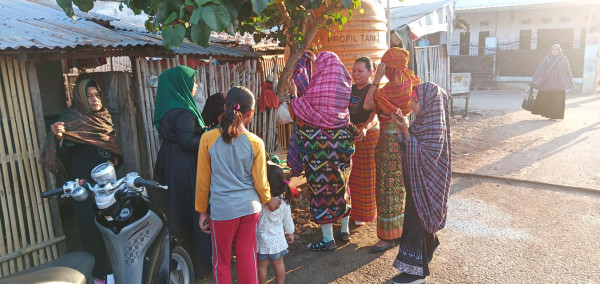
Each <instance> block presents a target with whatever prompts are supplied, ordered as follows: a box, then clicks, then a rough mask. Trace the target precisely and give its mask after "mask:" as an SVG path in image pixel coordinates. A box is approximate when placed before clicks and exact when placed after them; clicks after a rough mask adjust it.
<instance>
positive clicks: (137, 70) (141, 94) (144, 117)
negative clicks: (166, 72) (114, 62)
mask: <svg viewBox="0 0 600 284" xmlns="http://www.w3.org/2000/svg"><path fill="white" fill-rule="evenodd" d="M131 63H132V64H133V65H135V66H132V69H134V70H135V73H136V75H137V76H136V78H137V84H136V85H137V94H138V95H137V105H138V111H139V112H141V116H142V121H143V125H144V126H143V127H144V128H145V129H144V133H145V135H144V138H145V139H144V142H145V143H144V144H146V170H145V172H146V175H148V174H152V169H153V168H152V162H153V160H152V149H153V147H152V144H151V132H150V131H151V129H148V125H149V121H150V117H149V116H148V113H147V112H146V110H147V107H146V103H145V99H144V89H143V88H142V72H141V67H140V59H139V58H134V60H132V61H131Z"/></svg>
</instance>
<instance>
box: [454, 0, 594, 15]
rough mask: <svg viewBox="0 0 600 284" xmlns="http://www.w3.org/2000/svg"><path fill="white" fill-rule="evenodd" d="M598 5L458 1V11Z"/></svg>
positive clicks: (587, 0) (586, 0)
mask: <svg viewBox="0 0 600 284" xmlns="http://www.w3.org/2000/svg"><path fill="white" fill-rule="evenodd" d="M598 3H599V1H598V0H456V11H461V12H469V11H471V10H472V11H480V10H515V9H521V8H525V7H528V8H535V7H551V6H557V7H558V6H565V5H567V6H568V5H571V6H574V5H591V4H598Z"/></svg>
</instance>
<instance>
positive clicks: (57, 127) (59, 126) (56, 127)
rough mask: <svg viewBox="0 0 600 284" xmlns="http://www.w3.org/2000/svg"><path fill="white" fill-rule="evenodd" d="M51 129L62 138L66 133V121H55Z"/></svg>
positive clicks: (57, 136)
mask: <svg viewBox="0 0 600 284" xmlns="http://www.w3.org/2000/svg"><path fill="white" fill-rule="evenodd" d="M50 130H52V133H54V136H56V138H59V139H60V138H62V136H63V133H65V123H64V122H61V121H59V122H55V123H53V124H52V125H50Z"/></svg>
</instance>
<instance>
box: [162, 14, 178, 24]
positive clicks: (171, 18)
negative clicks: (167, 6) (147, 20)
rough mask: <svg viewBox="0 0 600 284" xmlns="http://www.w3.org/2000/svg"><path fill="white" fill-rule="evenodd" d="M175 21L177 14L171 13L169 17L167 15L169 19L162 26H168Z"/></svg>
mask: <svg viewBox="0 0 600 284" xmlns="http://www.w3.org/2000/svg"><path fill="white" fill-rule="evenodd" d="M175 20H177V13H175V12H173V13H171V15H169V17H168V18H167V19H166V20H165V21H164V22H163V25H165V26H166V25H168V24H170V23H172V22H174V21H175Z"/></svg>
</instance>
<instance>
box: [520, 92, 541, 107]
mask: <svg viewBox="0 0 600 284" xmlns="http://www.w3.org/2000/svg"><path fill="white" fill-rule="evenodd" d="M536 97H537V92H535V89H534V88H533V87H529V94H528V95H527V97H526V98H524V99H523V103H522V104H521V107H522V108H523V109H524V110H528V111H532V110H533V106H534V105H535V98H536Z"/></svg>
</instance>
